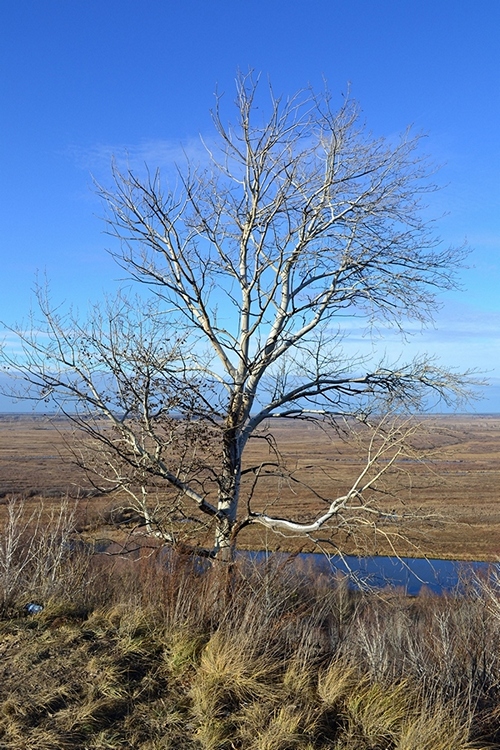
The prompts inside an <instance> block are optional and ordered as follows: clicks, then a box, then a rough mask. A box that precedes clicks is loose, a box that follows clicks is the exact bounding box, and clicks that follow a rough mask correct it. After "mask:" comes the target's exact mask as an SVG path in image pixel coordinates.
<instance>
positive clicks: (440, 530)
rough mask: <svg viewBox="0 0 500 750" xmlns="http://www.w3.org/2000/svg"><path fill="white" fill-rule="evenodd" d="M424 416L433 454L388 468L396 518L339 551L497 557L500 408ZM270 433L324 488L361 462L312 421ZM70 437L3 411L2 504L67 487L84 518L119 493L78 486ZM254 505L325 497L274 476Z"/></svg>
mask: <svg viewBox="0 0 500 750" xmlns="http://www.w3.org/2000/svg"><path fill="white" fill-rule="evenodd" d="M424 423H425V427H426V432H425V435H424V438H423V440H424V443H425V448H426V451H427V452H428V453H430V454H431V460H430V461H428V462H426V463H425V464H420V463H412V462H408V464H406V465H405V464H403V465H402V468H403V470H404V471H403V473H402V474H399V475H398V476H397V477H392V478H390V481H389V485H390V490H391V494H390V495H389V496H387V498H385V499H383V501H382V504H384V505H385V508H386V509H387V510H388V511H391V510H394V511H395V512H396V513H397V515H398V519H399V520H398V521H391V520H385V521H383V522H382V523H381V524H380V528H381V531H382V533H381V534H380V533H377V534H375V533H374V530H373V527H372V526H371V525H370V526H364V527H361V528H360V529H359V531H358V532H357V533H355V534H352V535H345V534H337V535H336V536H335V537H334V541H335V543H337V544H338V545H339V547H340V548H341V549H342V551H344V552H346V553H351V552H354V553H363V552H364V553H375V554H391V553H393V552H394V551H396V552H397V553H398V554H401V555H410V556H420V555H427V556H431V557H441V558H452V559H463V560H467V559H475V560H498V559H499V557H500V493H499V489H498V488H499V480H500V466H499V456H500V415H474V416H455V415H454V416H440V417H437V418H433V419H432V420H431V419H430V418H426V419H425V420H424ZM273 434H274V435H275V436H276V439H277V443H278V445H279V446H280V450H281V453H282V455H283V457H284V460H286V462H287V465H288V466H289V467H290V468H291V469H292V470H293V471H295V472H297V473H298V474H300V476H301V478H302V479H303V480H304V481H305V482H306V483H308V484H310V485H313V486H314V487H315V489H316V490H317V491H318V492H319V494H321V495H322V496H323V497H333V496H334V495H335V494H336V495H338V494H341V493H342V492H343V491H345V489H346V488H347V487H348V485H349V481H350V480H352V479H353V478H354V477H355V476H356V474H357V473H359V471H360V469H361V468H362V457H360V455H359V453H358V452H357V450H358V449H357V448H355V447H354V446H352V445H349V444H347V445H345V444H343V443H342V441H340V440H337V441H336V440H333V441H332V439H331V437H330V436H327V435H326V434H324V433H323V432H322V431H321V430H319V429H317V428H315V427H314V426H313V425H311V424H307V423H306V424H302V423H298V424H296V423H294V424H289V423H283V422H282V423H278V424H277V425H275V426H274V429H273ZM68 439H75V437H74V436H73V431H72V427H71V424H70V423H69V422H66V421H64V420H55V421H54V420H50V419H49V418H47V417H43V416H32V415H7V414H4V415H1V416H0V503H3V504H5V503H6V499H7V498H8V497H9V496H10V495H24V496H27V497H28V498H29V502H30V503H33V504H37V503H39V502H40V498H44V503H45V504H47V505H48V506H50V503H57V502H58V498H59V497H60V496H61V495H64V494H65V493H69V494H70V495H71V496H81V497H82V499H81V501H80V511H81V515H82V519H83V518H86V519H94V520H95V519H96V518H98V517H99V514H100V513H101V512H102V511H103V509H105V508H106V507H110V506H111V505H112V504H113V502H115V503H116V498H112V497H109V496H104V497H88V496H87V497H86V496H85V495H86V494H88V493H86V490H88V489H89V488H90V485H89V481H88V479H87V478H86V477H85V475H84V474H83V473H82V472H81V471H80V470H78V469H77V468H76V467H75V465H74V464H72V463H71V462H70V461H68V458H67V447H66V442H67V441H68ZM76 439H78V438H76ZM246 460H247V462H249V463H257V464H258V463H259V462H261V461H266V460H269V449H268V446H267V443H266V442H265V441H262V440H256V441H255V442H253V443H250V444H249V448H248V451H247V455H246ZM244 490H245V488H244ZM242 502H245V491H244V493H243V500H242ZM403 503H404V504H403ZM254 506H255V508H257V509H263V508H266V509H267V510H268V511H269V512H272V513H273V514H275V515H281V516H286V517H293V518H294V519H295V520H305V519H310V518H312V517H314V515H315V514H316V513H319V512H321V511H322V510H324V507H325V506H324V503H322V502H321V500H318V498H317V497H316V496H315V495H314V494H312V493H308V492H307V491H306V490H304V488H301V487H299V486H297V485H293V484H287V483H278V482H277V481H275V480H274V481H272V480H268V481H267V483H266V482H263V483H261V485H260V488H259V489H258V490H257V492H256V495H255V497H254ZM108 533H111V532H110V530H109V529H108ZM323 536H324V535H323ZM239 544H240V546H242V547H247V548H256V547H262V546H268V547H269V548H271V549H272V548H275V547H276V545H277V544H278V545H279V546H280V548H281V549H283V550H296V549H304V550H310V549H313V545H312V543H311V542H310V541H308V540H303V539H293V538H289V537H282V536H280V537H275V536H274V535H273V534H272V533H271V532H269V531H267V532H266V531H265V530H262V529H260V528H254V527H251V528H250V529H249V530H244V531H243V532H242V534H241V536H240V538H239ZM331 549H332V548H329V551H331Z"/></svg>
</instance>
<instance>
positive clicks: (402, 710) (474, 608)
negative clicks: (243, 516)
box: [0, 530, 500, 750]
mask: <svg viewBox="0 0 500 750" xmlns="http://www.w3.org/2000/svg"><path fill="white" fill-rule="evenodd" d="M40 533H42V530H40ZM51 540H52V541H51V544H52V545H55V537H54V536H52V537H51ZM18 549H19V547H18ZM56 557H57V555H56ZM21 559H23V558H22V557H21ZM64 561H65V564H64V572H63V573H62V574H61V575H63V579H62V580H63V582H64V586H62V584H61V582H60V581H58V579H57V576H56V575H54V578H53V580H52V582H51V584H50V586H48V585H47V583H46V582H43V581H42V576H38V578H35V580H39V581H40V585H39V588H36V587H34V585H33V583H32V582H31V583H30V585H29V588H28V589H23V586H22V579H21V578H19V579H18V580H17V582H16V588H15V589H10V590H9V594H8V599H9V605H8V608H6V609H4V611H3V618H2V619H0V747H1V748H6V750H8V749H9V748H10V749H11V750H31V749H33V750H35V749H36V750H40V749H41V750H45V749H47V750H48V749H49V748H50V750H70V749H71V750H73V749H74V748H86V749H87V748H88V750H111V749H113V750H115V748H116V750H160V749H161V750H165V749H167V750H168V749H170V748H171V749H172V750H191V749H192V750H200V748H201V749H202V750H203V749H204V750H224V749H225V748H227V750H327V749H328V750H473V748H475V749H476V750H477V749H478V748H479V749H481V748H487V747H489V748H494V747H500V730H499V727H500V606H499V601H500V593H499V589H498V587H495V585H490V584H486V583H484V582H483V583H482V584H479V583H478V582H476V583H475V584H474V585H471V586H470V587H469V589H468V590H466V592H465V594H463V595H462V596H460V597H454V596H449V597H444V596H443V597H437V596H432V595H428V594H422V595H421V596H419V597H417V598H414V599H410V598H408V597H405V596H403V595H402V594H398V593H396V592H392V593H390V594H383V595H380V594H375V593H369V592H368V593H363V594H361V593H354V592H352V591H349V590H348V589H347V588H346V586H345V584H344V583H343V582H342V581H340V582H335V583H332V582H329V581H326V580H325V579H324V578H317V577H316V578H314V577H311V576H308V575H307V574H305V573H304V571H301V572H297V571H296V570H295V569H294V567H293V566H292V565H289V564H283V562H280V563H276V564H274V563H273V562H271V563H268V564H267V565H265V566H253V567H252V566H248V565H245V566H238V565H235V566H234V567H233V568H231V569H230V570H228V569H227V568H217V566H215V567H214V568H213V569H212V570H209V571H207V572H206V573H204V574H200V573H199V572H196V567H195V566H193V565H192V561H191V560H190V559H189V558H186V557H183V556H175V555H173V556H172V557H171V558H169V562H168V565H165V561H164V559H163V558H162V557H161V556H159V557H156V556H155V555H149V554H148V555H147V556H146V555H145V556H143V557H140V558H138V559H135V560H127V559H120V558H111V557H98V556H96V557H90V558H85V561H84V562H85V565H84V566H83V568H82V561H81V559H80V558H79V556H78V553H77V552H75V553H72V554H70V555H66V553H65V557H64ZM15 562H16V560H15V559H13V560H12V563H13V564H15ZM30 564H31V563H30ZM32 564H33V565H35V564H36V559H34V560H33V561H32ZM44 565H46V563H45V562H44ZM61 569H62V568H61ZM82 570H85V571H86V575H88V577H87V578H85V576H82ZM73 572H74V577H73ZM0 583H1V581H0ZM7 583H8V582H7ZM28 595H29V596H30V597H33V599H34V600H36V601H39V602H40V603H41V604H42V605H43V610H42V611H41V612H39V613H38V614H35V615H28V614H27V613H26V610H25V609H24V605H25V604H26V601H27V600H28V599H27V597H28ZM4 601H5V599H4Z"/></svg>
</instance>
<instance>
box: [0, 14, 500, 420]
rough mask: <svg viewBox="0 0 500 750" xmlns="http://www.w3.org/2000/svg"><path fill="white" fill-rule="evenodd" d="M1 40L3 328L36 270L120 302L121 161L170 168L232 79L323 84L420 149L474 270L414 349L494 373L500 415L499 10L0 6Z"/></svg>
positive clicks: (77, 290)
mask: <svg viewBox="0 0 500 750" xmlns="http://www.w3.org/2000/svg"><path fill="white" fill-rule="evenodd" d="M0 29H1V31H0V34H1V44H0V254H1V267H0V268H1V270H0V320H4V321H7V322H9V323H10V322H13V321H15V320H19V319H21V318H23V317H24V316H25V315H26V313H27V312H28V310H29V307H30V299H31V289H32V287H33V283H34V279H35V274H36V272H37V270H38V271H41V272H44V271H46V273H47V276H48V277H49V279H50V281H51V285H52V290H53V297H54V300H67V301H74V302H75V303H76V304H77V305H80V306H82V307H85V304H86V302H87V300H88V299H98V298H99V296H100V295H101V294H102V292H103V291H106V290H109V289H111V288H112V287H113V285H114V283H115V282H116V279H117V278H118V277H119V275H120V274H119V271H118V270H117V268H116V267H115V266H114V264H113V262H112V261H111V260H110V258H109V257H108V256H107V254H106V252H105V248H106V246H109V242H110V241H109V239H108V238H107V237H106V236H105V235H104V234H103V230H104V226H103V223H102V221H101V219H100V218H99V216H100V214H102V207H101V206H100V204H99V201H98V200H97V199H96V197H95V195H94V193H93V192H92V181H91V177H90V174H91V173H92V174H94V175H95V176H96V177H97V178H98V179H99V180H100V181H103V182H106V180H107V179H108V177H109V163H110V158H111V155H112V154H115V155H116V156H117V158H123V155H124V154H125V153H126V152H128V153H129V155H130V158H131V159H132V160H134V162H140V161H141V160H143V159H147V160H148V161H150V165H151V166H153V167H154V166H156V162H157V161H158V162H163V163H164V164H166V163H168V161H169V159H171V155H172V154H175V153H176V151H177V150H178V149H179V146H180V144H192V143H193V142H194V141H195V140H196V139H197V138H198V135H199V134H205V135H209V134H210V133H211V132H212V125H211V120H210V115H209V110H210V108H211V106H212V104H213V92H214V89H215V85H216V84H217V85H218V88H219V89H220V90H223V91H226V92H227V95H228V97H232V96H233V92H234V77H235V72H236V70H237V69H238V68H241V69H243V70H246V69H247V68H248V67H252V68H254V69H255V70H257V71H261V72H262V74H263V75H264V76H265V77H268V76H269V78H270V79H271V81H272V83H273V86H274V89H275V90H276V91H277V92H280V93H284V94H291V93H293V92H295V91H296V90H297V89H299V88H301V87H304V86H306V85H308V84H309V83H311V84H312V85H313V86H316V87H318V88H319V87H321V85H322V77H323V76H324V77H325V78H326V79H327V81H328V84H329V87H330V89H331V91H332V93H333V95H334V98H335V97H336V96H337V95H338V96H339V101H340V95H341V93H342V92H345V91H346V88H347V84H348V82H350V86H351V94H352V95H353V97H354V98H355V99H357V100H358V102H359V103H360V106H361V108H362V112H363V119H364V120H365V121H366V123H367V125H368V127H369V128H370V129H371V130H373V132H374V133H376V134H377V135H387V136H390V135H392V134H394V133H396V132H399V131H401V130H403V129H404V128H405V127H406V126H407V125H409V124H412V125H413V126H414V127H415V129H416V130H417V131H421V130H423V131H425V132H426V133H428V135H429V138H428V140H427V151H428V152H429V153H430V154H431V155H432V157H433V158H434V160H435V161H436V162H438V163H441V164H443V165H444V166H443V168H442V170H441V172H440V174H439V182H440V183H441V184H443V185H445V186H446V187H445V188H444V189H443V190H442V191H441V192H440V193H439V194H438V195H435V196H431V199H432V200H431V203H430V210H431V212H432V213H434V214H437V215H440V214H442V213H443V212H447V215H446V217H444V218H443V219H442V220H441V221H440V222H439V230H440V234H441V236H442V237H443V239H444V240H445V241H446V243H450V244H460V243H461V242H462V241H463V240H464V239H467V240H468V241H469V243H470V245H471V247H472V248H473V252H472V254H471V257H470V264H471V265H472V266H473V267H472V268H471V269H470V270H468V271H467V272H465V273H464V274H463V285H464V288H465V291H464V292H463V293H461V294H458V293H453V294H451V293H450V294H448V295H446V296H445V297H444V298H443V302H444V303H445V304H444V308H443V310H442V312H441V313H440V314H439V315H438V316H437V318H436V327H435V329H433V330H430V331H428V332H427V333H426V334H424V335H422V336H420V335H419V336H417V337H416V340H415V341H414V342H413V343H412V344H411V347H413V348H414V349H415V350H417V349H418V350H420V351H425V350H427V351H430V352H437V353H438V354H439V355H440V357H441V360H442V362H443V363H444V364H446V365H450V366H456V367H458V368H462V369H463V368H467V367H479V368H480V369H482V370H486V371H488V373H489V377H490V380H491V383H492V387H491V388H490V389H489V391H488V394H489V400H485V401H483V402H481V404H479V405H478V406H477V408H478V409H480V410H483V411H500V346H499V343H500V292H499V288H500V264H499V252H500V127H499V124H500V41H499V40H500V0H476V1H475V2H472V1H471V0H432V1H431V0H377V2H375V0H349V1H347V0H344V2H338V0H317V1H315V0H310V2H308V3H304V2H303V3H298V2H296V3H293V2H292V3H291V2H289V0H287V2H285V1H284V0H279V1H278V0H252V2H247V1H246V0H245V1H243V0H213V1H212V2H207V0H183V2H175V3H174V2H170V1H169V0H156V2H153V1H152V0H141V2H139V0H134V1H133V2H132V0H99V2H97V1H96V0H3V2H2V3H1V7H0ZM0 335H1V334H0ZM411 347H410V348H411ZM2 408H6V406H5V401H0V410H1V409H2Z"/></svg>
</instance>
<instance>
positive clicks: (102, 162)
mask: <svg viewBox="0 0 500 750" xmlns="http://www.w3.org/2000/svg"><path fill="white" fill-rule="evenodd" d="M205 144H206V141H203V140H202V139H201V137H200V138H191V139H188V140H185V141H182V142H180V141H171V140H160V139H158V140H150V141H142V142H140V143H137V144H125V143H122V144H109V143H108V144H105V143H100V144H94V145H92V146H89V147H88V148H85V147H82V146H75V145H73V146H69V147H68V148H67V149H66V151H65V153H66V155H67V156H68V158H70V159H71V160H73V161H74V163H75V164H76V165H77V166H78V167H79V168H80V169H84V170H86V171H88V172H91V173H92V174H93V175H94V176H95V177H97V178H98V179H100V178H102V177H103V176H105V177H109V173H110V167H111V163H112V162H113V161H114V162H115V163H116V164H117V166H118V168H119V169H121V170H127V169H131V170H132V171H134V172H136V173H138V174H140V173H143V172H144V171H145V169H146V167H147V168H149V169H150V170H152V171H154V170H156V169H158V168H159V169H162V170H166V171H167V172H169V171H172V172H173V171H174V170H175V168H176V166H179V167H181V168H182V167H184V166H185V165H186V163H191V164H194V165H202V164H206V163H208V159H209V157H208V151H207V147H206V145H205Z"/></svg>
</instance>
